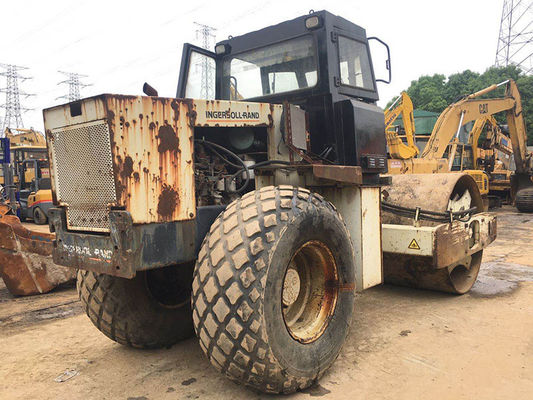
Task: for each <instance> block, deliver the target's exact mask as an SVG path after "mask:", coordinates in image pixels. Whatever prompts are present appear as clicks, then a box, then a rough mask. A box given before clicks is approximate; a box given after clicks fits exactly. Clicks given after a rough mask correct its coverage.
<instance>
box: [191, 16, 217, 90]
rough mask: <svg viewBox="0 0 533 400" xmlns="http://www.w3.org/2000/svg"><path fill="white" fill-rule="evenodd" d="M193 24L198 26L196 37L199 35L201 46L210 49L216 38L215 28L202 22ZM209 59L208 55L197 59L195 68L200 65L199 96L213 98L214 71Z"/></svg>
mask: <svg viewBox="0 0 533 400" xmlns="http://www.w3.org/2000/svg"><path fill="white" fill-rule="evenodd" d="M194 24H195V25H196V26H198V29H196V38H198V37H199V36H200V37H201V39H202V45H201V46H202V47H203V48H204V49H206V50H210V49H212V48H213V46H214V44H215V39H216V37H215V34H214V32H215V31H216V28H213V27H211V26H208V25H204V24H199V23H198V22H195V23H194ZM210 61H211V58H210V57H203V59H202V60H199V61H198V63H196V66H197V68H198V67H200V68H201V69H202V86H201V89H200V96H201V98H202V99H214V98H215V87H214V85H213V84H212V82H213V80H212V76H213V74H214V73H215V71H214V69H215V67H214V65H213V63H212V62H210Z"/></svg>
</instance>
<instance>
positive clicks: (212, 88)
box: [176, 43, 216, 100]
mask: <svg viewBox="0 0 533 400" xmlns="http://www.w3.org/2000/svg"><path fill="white" fill-rule="evenodd" d="M176 97H177V98H179V99H184V98H190V99H207V100H213V99H215V98H216V54H215V53H213V52H212V51H209V50H206V49H204V48H201V47H198V46H194V45H192V44H190V43H185V44H184V45H183V53H182V56H181V67H180V75H179V80H178V91H177V94H176Z"/></svg>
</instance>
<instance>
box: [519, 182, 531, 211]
mask: <svg viewBox="0 0 533 400" xmlns="http://www.w3.org/2000/svg"><path fill="white" fill-rule="evenodd" d="M515 206H516V208H517V209H518V211H520V212H523V213H533V187H529V188H525V189H521V190H519V191H518V193H516V198H515Z"/></svg>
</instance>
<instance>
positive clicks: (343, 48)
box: [177, 11, 390, 176]
mask: <svg viewBox="0 0 533 400" xmlns="http://www.w3.org/2000/svg"><path fill="white" fill-rule="evenodd" d="M371 39H374V38H367V36H366V32H365V30H364V29H363V28H361V27H360V26H358V25H355V24H354V23H352V22H349V21H347V20H346V19H344V18H342V17H339V16H336V15H333V14H331V13H329V12H327V11H319V12H312V13H311V14H309V15H305V16H302V17H298V18H295V19H293V20H290V21H286V22H282V23H280V24H277V25H273V26H270V27H267V28H264V29H261V30H258V31H255V32H250V33H247V34H245V35H242V36H238V37H230V38H229V39H228V40H224V41H221V42H219V43H217V45H216V46H215V52H211V51H209V50H206V49H203V48H200V47H197V46H193V45H191V44H185V46H184V51H183V56H182V63H181V70H180V77H179V84H178V92H177V97H178V98H195V99H199V98H200V99H220V100H233V101H250V102H265V103H274V104H280V103H283V102H289V103H291V104H295V105H298V106H300V107H301V108H302V109H304V110H305V111H306V112H307V114H308V116H309V125H308V128H309V134H310V141H311V150H312V152H313V153H314V154H317V155H320V156H321V157H322V158H324V159H326V161H329V162H332V163H335V164H341V165H359V166H361V167H362V168H363V172H364V173H367V174H368V173H370V174H372V175H374V176H377V174H378V173H382V172H386V165H387V164H386V142H385V135H384V130H385V127H384V121H383V111H382V110H381V109H380V108H379V107H377V106H376V105H375V104H376V101H377V100H378V98H379V97H378V92H377V88H376V82H377V81H380V80H376V78H375V76H374V69H373V66H372V59H371V56H370V51H369V45H368V41H369V40H371ZM377 40H378V41H379V42H381V41H380V40H379V39H377ZM381 43H383V42H381ZM385 46H386V45H385ZM387 50H388V48H387ZM387 69H388V70H389V81H390V61H389V60H387ZM382 81H383V82H387V83H388V81H384V80H382Z"/></svg>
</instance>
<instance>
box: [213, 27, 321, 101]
mask: <svg viewBox="0 0 533 400" xmlns="http://www.w3.org/2000/svg"><path fill="white" fill-rule="evenodd" d="M222 78H223V88H222V98H224V99H230V100H243V99H249V98H254V97H261V96H268V95H271V94H275V93H284V92H290V91H293V90H299V89H304V88H309V87H313V86H315V85H316V83H317V79H318V74H317V63H316V56H315V48H314V42H313V38H312V37H311V36H303V37H300V38H296V39H291V40H287V41H284V42H281V43H277V44H273V45H270V46H266V47H262V48H260V49H254V50H250V51H248V52H244V53H240V54H237V55H235V56H233V57H228V58H227V59H225V60H224V65H223V77H222Z"/></svg>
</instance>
